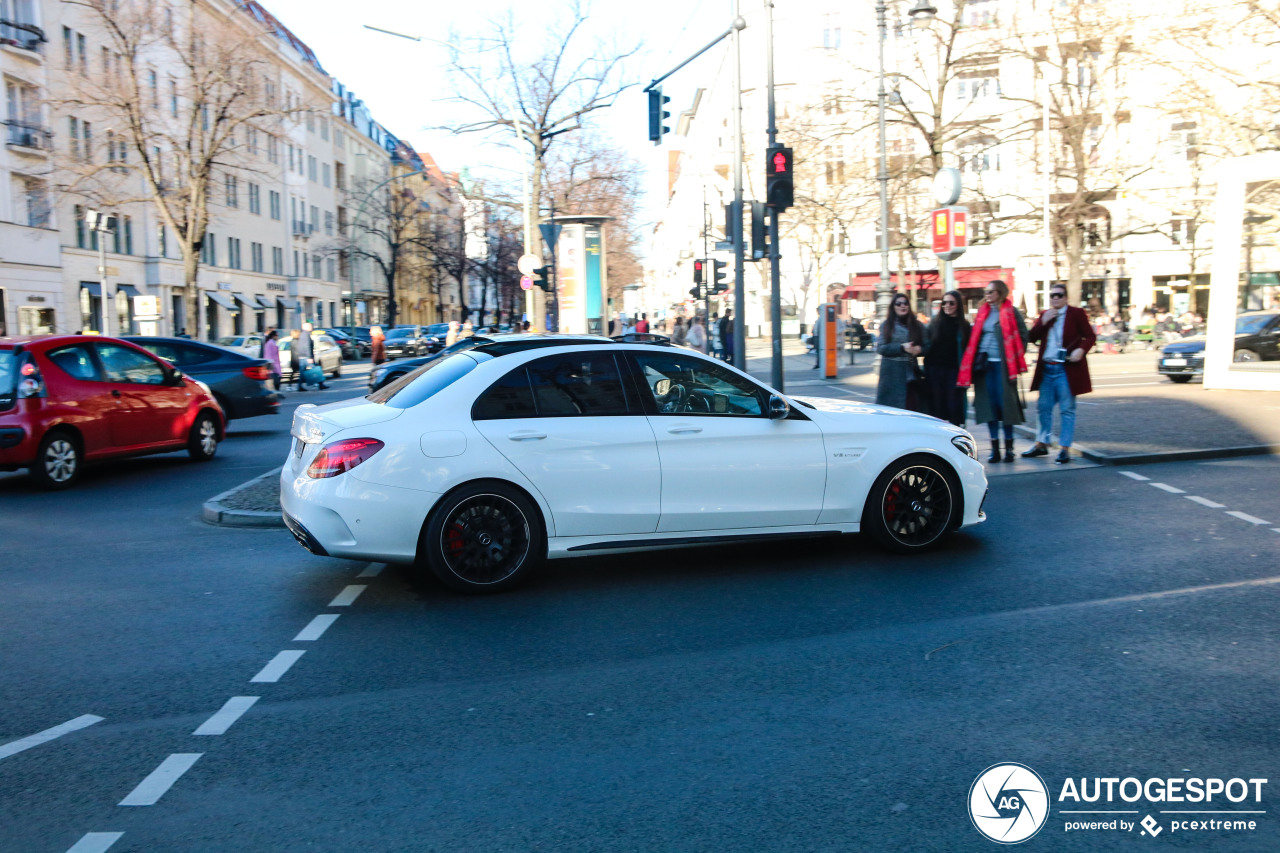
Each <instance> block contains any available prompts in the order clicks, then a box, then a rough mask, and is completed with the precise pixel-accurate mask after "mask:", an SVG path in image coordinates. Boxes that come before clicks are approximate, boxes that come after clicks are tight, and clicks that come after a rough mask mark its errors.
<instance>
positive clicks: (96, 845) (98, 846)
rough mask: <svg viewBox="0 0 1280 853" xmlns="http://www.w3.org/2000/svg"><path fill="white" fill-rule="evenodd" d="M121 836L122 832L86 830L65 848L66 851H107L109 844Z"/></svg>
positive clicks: (92, 852)
mask: <svg viewBox="0 0 1280 853" xmlns="http://www.w3.org/2000/svg"><path fill="white" fill-rule="evenodd" d="M123 837H124V833H123V832H86V833H85V834H84V837H83V838H81V839H80V840H79V841H77V842H76V843H75V844H72V845H71V847H70V848H68V849H67V853H107V850H109V849H111V845H112V844H115V843H116V842H117V841H119V840H120V839H121V838H123Z"/></svg>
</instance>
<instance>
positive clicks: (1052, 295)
mask: <svg viewBox="0 0 1280 853" xmlns="http://www.w3.org/2000/svg"><path fill="white" fill-rule="evenodd" d="M1049 298H1050V299H1066V298H1067V294H1065V293H1050V294H1049Z"/></svg>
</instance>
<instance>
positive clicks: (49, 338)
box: [0, 335, 130, 350]
mask: <svg viewBox="0 0 1280 853" xmlns="http://www.w3.org/2000/svg"><path fill="white" fill-rule="evenodd" d="M120 340H123V341H126V342H128V341H129V340H130V339H129V338H128V337H125V338H118V337H116V336H115V335H111V336H110V337H108V336H105V335H12V336H10V337H6V338H0V347H4V348H5V349H10V348H17V347H19V346H21V347H23V348H25V349H39V350H44V349H48V348H49V347H52V346H59V345H62V344H69V343H72V344H73V343H91V342H93V341H120Z"/></svg>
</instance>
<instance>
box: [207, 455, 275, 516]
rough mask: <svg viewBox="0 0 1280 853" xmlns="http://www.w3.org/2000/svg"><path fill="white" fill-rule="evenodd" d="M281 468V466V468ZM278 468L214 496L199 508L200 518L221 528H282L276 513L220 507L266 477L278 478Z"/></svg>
mask: <svg viewBox="0 0 1280 853" xmlns="http://www.w3.org/2000/svg"><path fill="white" fill-rule="evenodd" d="M281 467H283V466H281ZM280 470H281V469H280V468H279V467H277V468H272V469H271V470H270V471H268V472H267V473H265V474H261V475H259V476H257V477H254V478H253V479H252V480H249V481H248V482H245V483H241V484H240V485H238V486H236V487H235V488H233V489H227V490H226V491H225V492H223V493H222V494H220V495H215V496H214V497H212V498H210V499H209V500H207V501H205V502H204V506H202V507H201V508H200V518H201V520H203V521H204V522H205V523H206V524H219V525H222V526H223V527H260V528H266V527H281V528H282V527H284V526H285V525H284V518H283V517H282V516H281V515H280V513H278V512H263V511H261V510H253V509H228V508H227V507H224V506H223V505H222V501H224V500H226V499H227V498H230V497H232V496H233V495H236V494H239V493H240V492H242V491H244V490H245V489H247V488H249V487H251V486H254V485H257V484H258V483H259V482H261V481H262V480H265V479H267V478H268V477H278V476H280Z"/></svg>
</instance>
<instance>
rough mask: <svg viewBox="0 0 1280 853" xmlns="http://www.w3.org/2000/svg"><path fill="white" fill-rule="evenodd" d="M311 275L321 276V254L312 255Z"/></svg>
mask: <svg viewBox="0 0 1280 853" xmlns="http://www.w3.org/2000/svg"><path fill="white" fill-rule="evenodd" d="M311 276H312V278H320V256H319V255H312V256H311Z"/></svg>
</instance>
